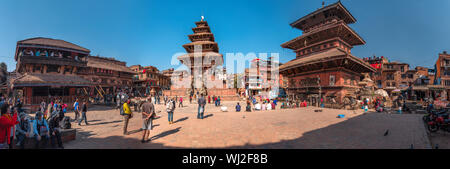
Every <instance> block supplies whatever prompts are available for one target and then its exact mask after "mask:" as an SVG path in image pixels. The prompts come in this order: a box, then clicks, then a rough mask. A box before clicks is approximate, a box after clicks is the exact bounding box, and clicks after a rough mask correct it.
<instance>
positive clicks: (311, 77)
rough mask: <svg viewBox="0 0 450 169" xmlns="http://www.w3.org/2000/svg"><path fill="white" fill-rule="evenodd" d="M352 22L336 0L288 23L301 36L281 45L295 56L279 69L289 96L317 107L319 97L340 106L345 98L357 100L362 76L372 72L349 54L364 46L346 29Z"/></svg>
mask: <svg viewBox="0 0 450 169" xmlns="http://www.w3.org/2000/svg"><path fill="white" fill-rule="evenodd" d="M355 22H356V19H355V18H354V17H353V16H352V15H351V14H350V12H349V11H348V10H347V9H346V8H345V7H344V6H343V5H342V3H341V2H340V1H339V2H336V3H334V4H331V5H328V6H324V7H322V8H320V9H318V10H316V11H314V12H312V13H310V14H308V15H306V16H304V17H302V18H300V19H298V20H297V21H295V22H293V23H292V24H291V26H292V27H293V28H297V29H300V30H302V31H303V34H302V36H299V37H297V38H295V39H293V40H291V41H288V42H286V43H283V44H282V45H281V47H283V48H287V49H292V50H294V52H295V53H296V58H295V59H293V60H291V61H289V62H287V63H285V64H283V65H282V66H280V73H281V74H283V75H284V76H286V77H288V78H289V86H288V89H287V94H288V96H289V97H291V98H295V99H300V100H307V101H308V102H310V104H311V105H318V104H317V103H318V102H319V100H320V98H323V99H324V101H325V102H326V103H327V102H328V103H330V102H334V101H336V102H337V103H341V102H342V101H343V99H344V98H346V97H354V98H355V97H357V96H356V93H357V91H359V90H360V88H361V87H360V86H358V83H359V82H360V81H361V79H362V74H361V73H371V72H375V69H374V68H373V67H371V66H370V65H369V64H367V63H366V62H364V61H363V60H362V59H360V58H357V57H355V56H353V55H352V53H351V49H352V48H353V46H356V45H364V44H365V43H366V42H365V41H364V40H363V39H362V38H361V37H360V36H359V35H358V34H357V33H356V32H355V31H354V30H353V29H351V28H350V27H349V26H348V24H352V23H355Z"/></svg>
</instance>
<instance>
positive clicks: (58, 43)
mask: <svg viewBox="0 0 450 169" xmlns="http://www.w3.org/2000/svg"><path fill="white" fill-rule="evenodd" d="M17 43H18V44H32V45H46V46H54V47H61V48H69V49H75V50H80V51H83V52H87V53H90V52H91V51H90V50H89V49H86V48H83V47H81V46H78V45H75V44H73V43H70V42H67V41H64V40H59V39H51V38H42V37H37V38H30V39H25V40H21V41H18V42H17Z"/></svg>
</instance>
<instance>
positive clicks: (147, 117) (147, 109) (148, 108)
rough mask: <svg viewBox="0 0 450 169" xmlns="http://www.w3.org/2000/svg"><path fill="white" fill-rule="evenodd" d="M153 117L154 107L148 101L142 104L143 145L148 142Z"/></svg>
mask: <svg viewBox="0 0 450 169" xmlns="http://www.w3.org/2000/svg"><path fill="white" fill-rule="evenodd" d="M154 116H155V106H154V105H153V104H152V103H151V102H149V101H148V99H147V100H146V101H145V103H144V104H142V120H143V125H142V130H144V131H143V133H142V140H141V142H142V143H145V142H147V141H150V140H149V139H148V137H149V135H150V130H152V128H153V118H154Z"/></svg>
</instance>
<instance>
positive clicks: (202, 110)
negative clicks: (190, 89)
mask: <svg viewBox="0 0 450 169" xmlns="http://www.w3.org/2000/svg"><path fill="white" fill-rule="evenodd" d="M205 105H206V100H205V97H204V96H203V94H202V95H201V96H200V98H199V99H198V112H197V119H203V113H205Z"/></svg>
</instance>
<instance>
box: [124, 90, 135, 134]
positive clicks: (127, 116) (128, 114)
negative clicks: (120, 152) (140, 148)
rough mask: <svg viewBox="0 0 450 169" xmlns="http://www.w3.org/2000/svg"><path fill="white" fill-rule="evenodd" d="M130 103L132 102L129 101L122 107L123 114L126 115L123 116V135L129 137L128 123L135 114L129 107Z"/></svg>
mask: <svg viewBox="0 0 450 169" xmlns="http://www.w3.org/2000/svg"><path fill="white" fill-rule="evenodd" d="M130 103H131V100H130V99H128V100H127V101H126V102H125V103H123V106H122V107H123V113H124V115H123V118H124V120H123V135H128V131H127V128H128V122H129V120H130V119H131V118H132V117H133V113H132V112H131V109H130V106H129V105H130Z"/></svg>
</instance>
